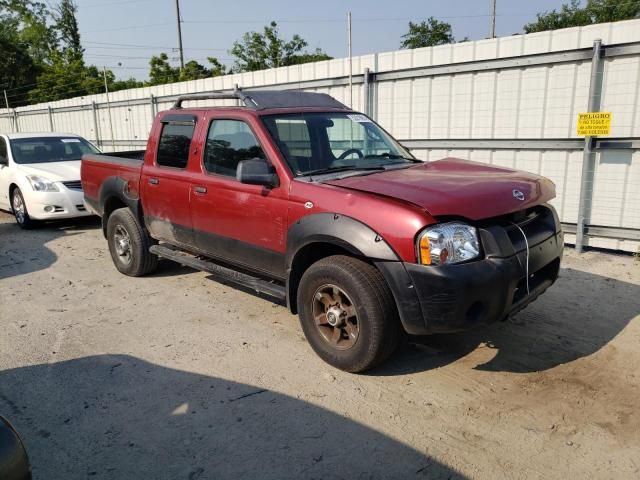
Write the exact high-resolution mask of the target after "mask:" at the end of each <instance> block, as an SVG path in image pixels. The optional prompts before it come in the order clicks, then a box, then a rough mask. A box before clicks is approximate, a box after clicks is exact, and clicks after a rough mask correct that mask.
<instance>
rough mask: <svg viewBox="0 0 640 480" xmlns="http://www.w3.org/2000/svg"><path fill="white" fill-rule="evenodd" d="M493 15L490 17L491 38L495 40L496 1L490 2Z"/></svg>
mask: <svg viewBox="0 0 640 480" xmlns="http://www.w3.org/2000/svg"><path fill="white" fill-rule="evenodd" d="M492 3H493V14H492V15H491V37H490V38H496V0H492Z"/></svg>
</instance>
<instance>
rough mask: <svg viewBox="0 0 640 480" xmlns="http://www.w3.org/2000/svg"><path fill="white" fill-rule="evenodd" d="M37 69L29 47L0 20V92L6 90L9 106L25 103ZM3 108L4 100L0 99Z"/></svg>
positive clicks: (35, 77)
mask: <svg viewBox="0 0 640 480" xmlns="http://www.w3.org/2000/svg"><path fill="white" fill-rule="evenodd" d="M38 72H39V71H38V67H37V65H35V64H34V62H33V59H32V58H31V56H30V55H29V46H28V45H26V44H25V43H23V42H21V41H20V40H19V39H18V36H17V32H16V31H14V30H12V29H11V28H10V27H9V25H6V24H5V22H3V21H2V20H0V90H8V93H7V96H8V97H9V105H10V106H11V107H19V106H22V105H25V104H26V103H27V93H28V87H25V85H33V84H34V83H35V82H36V79H37V76H38ZM0 105H2V107H3V108H4V106H5V105H4V98H1V99H0Z"/></svg>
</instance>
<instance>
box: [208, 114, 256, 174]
mask: <svg viewBox="0 0 640 480" xmlns="http://www.w3.org/2000/svg"><path fill="white" fill-rule="evenodd" d="M252 158H266V157H265V155H264V152H263V151H262V147H261V146H260V143H259V142H258V139H257V138H256V136H255V135H254V134H253V132H252V131H251V128H249V125H247V124H246V123H245V122H243V121H242V120H214V121H213V122H211V126H210V127H209V134H208V135H207V144H206V146H205V151H204V168H205V170H206V171H207V172H209V173H217V174H218V175H225V176H227V177H234V178H235V176H236V170H237V169H238V163H239V162H240V161H241V160H249V159H252Z"/></svg>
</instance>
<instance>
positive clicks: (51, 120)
mask: <svg viewBox="0 0 640 480" xmlns="http://www.w3.org/2000/svg"><path fill="white" fill-rule="evenodd" d="M47 110H48V111H49V130H50V131H52V132H55V130H54V128H53V109H52V108H51V105H49V106H48V107H47Z"/></svg>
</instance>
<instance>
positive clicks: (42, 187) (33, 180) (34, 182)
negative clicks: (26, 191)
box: [27, 175, 60, 192]
mask: <svg viewBox="0 0 640 480" xmlns="http://www.w3.org/2000/svg"><path fill="white" fill-rule="evenodd" d="M27 180H29V183H30V184H31V188H33V189H34V190H35V191H36V192H59V191H60V190H58V187H57V186H56V184H55V183H54V182H52V181H51V180H47V179H46V178H44V177H39V176H38V175H27Z"/></svg>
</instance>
